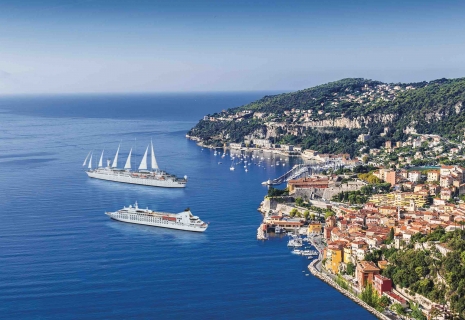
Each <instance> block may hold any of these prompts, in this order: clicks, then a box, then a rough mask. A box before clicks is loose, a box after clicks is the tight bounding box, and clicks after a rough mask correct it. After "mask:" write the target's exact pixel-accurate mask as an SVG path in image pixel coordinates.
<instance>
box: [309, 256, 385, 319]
mask: <svg viewBox="0 0 465 320" xmlns="http://www.w3.org/2000/svg"><path fill="white" fill-rule="evenodd" d="M319 261H320V258H319V257H318V258H317V259H315V260H313V261H312V262H311V263H310V264H309V265H308V270H309V271H310V273H311V274H312V275H313V276H315V277H317V278H318V279H320V280H321V281H323V282H325V283H326V284H328V285H329V286H331V287H333V288H334V289H336V290H337V291H339V292H340V293H342V294H343V295H345V296H346V297H347V298H349V299H351V300H352V301H354V302H355V303H357V304H358V305H359V306H361V307H363V308H364V309H366V310H367V311H369V312H370V313H372V314H374V315H375V316H376V317H377V318H379V319H383V320H392V319H391V318H389V317H388V316H386V315H384V314H383V313H381V312H379V311H378V310H376V309H375V308H373V307H371V306H369V305H368V304H366V303H365V302H364V301H362V300H361V299H360V298H359V297H357V296H356V295H354V294H353V293H351V292H350V291H348V290H346V289H343V288H341V287H340V286H339V285H338V284H337V283H336V282H334V280H333V279H331V278H330V277H328V276H326V275H325V274H324V273H323V272H319V271H318V270H317V269H316V268H315V266H314V265H315V264H316V263H317V262H319Z"/></svg>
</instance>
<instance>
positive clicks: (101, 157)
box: [98, 149, 105, 168]
mask: <svg viewBox="0 0 465 320" xmlns="http://www.w3.org/2000/svg"><path fill="white" fill-rule="evenodd" d="M104 151H105V149H103V150H102V154H101V155H100V160H99V162H98V167H99V168H101V167H103V152H104Z"/></svg>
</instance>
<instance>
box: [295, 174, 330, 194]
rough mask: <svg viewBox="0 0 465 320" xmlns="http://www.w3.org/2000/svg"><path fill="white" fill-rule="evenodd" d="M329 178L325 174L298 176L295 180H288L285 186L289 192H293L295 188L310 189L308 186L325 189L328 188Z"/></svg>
mask: <svg viewBox="0 0 465 320" xmlns="http://www.w3.org/2000/svg"><path fill="white" fill-rule="evenodd" d="M328 185H329V180H328V177H325V176H311V177H305V178H300V179H296V180H289V181H288V182H287V187H288V189H289V193H293V192H294V191H295V189H310V188H320V189H326V188H328Z"/></svg>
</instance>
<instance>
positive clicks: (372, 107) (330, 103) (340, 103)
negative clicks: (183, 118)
mask: <svg viewBox="0 0 465 320" xmlns="http://www.w3.org/2000/svg"><path fill="white" fill-rule="evenodd" d="M464 101H465V78H460V79H440V80H435V81H430V82H419V83H398V84H386V83H382V82H379V81H373V80H367V79H361V78H353V79H342V80H339V81H335V82H330V83H327V84H323V85H320V86H316V87H313V88H309V89H305V90H300V91H296V92H292V93H284V94H279V95H273V96H265V97H263V98H262V99H260V100H258V101H255V102H252V103H249V104H247V105H244V106H240V107H237V108H233V109H229V110H226V111H223V112H221V113H216V114H213V115H208V117H207V118H206V119H204V120H201V121H200V122H199V123H198V124H197V125H196V126H195V127H194V128H192V129H191V130H190V131H189V133H188V134H189V135H191V136H195V137H198V138H200V139H201V140H202V141H204V142H205V143H207V144H211V145H217V146H220V145H223V144H224V143H227V142H240V141H244V138H247V139H253V138H270V139H271V140H272V141H273V142H276V143H292V144H295V145H301V146H302V147H303V148H311V149H315V150H318V151H320V152H349V153H351V154H355V153H356V150H357V146H356V144H355V140H356V138H357V136H358V135H359V134H361V133H370V135H371V139H370V141H369V142H368V146H369V147H370V148H376V147H379V146H380V145H382V144H383V143H384V141H386V140H394V141H399V140H402V139H403V138H404V131H405V129H406V128H413V129H415V130H416V131H417V132H418V133H435V134H440V135H443V136H445V137H448V138H453V139H456V140H458V141H461V140H462V136H463V133H464V130H465V114H464V112H463V102H464ZM219 108H220V107H219Z"/></svg>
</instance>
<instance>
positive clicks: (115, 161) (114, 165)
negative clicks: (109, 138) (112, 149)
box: [111, 143, 121, 168]
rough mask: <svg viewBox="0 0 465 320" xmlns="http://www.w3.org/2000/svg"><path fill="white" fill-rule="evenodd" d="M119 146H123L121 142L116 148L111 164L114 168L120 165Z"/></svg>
mask: <svg viewBox="0 0 465 320" xmlns="http://www.w3.org/2000/svg"><path fill="white" fill-rule="evenodd" d="M119 147H121V143H120V144H119V145H118V150H116V154H115V158H114V159H113V163H112V164H111V167H112V168H116V167H117V166H118V153H119Z"/></svg>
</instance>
